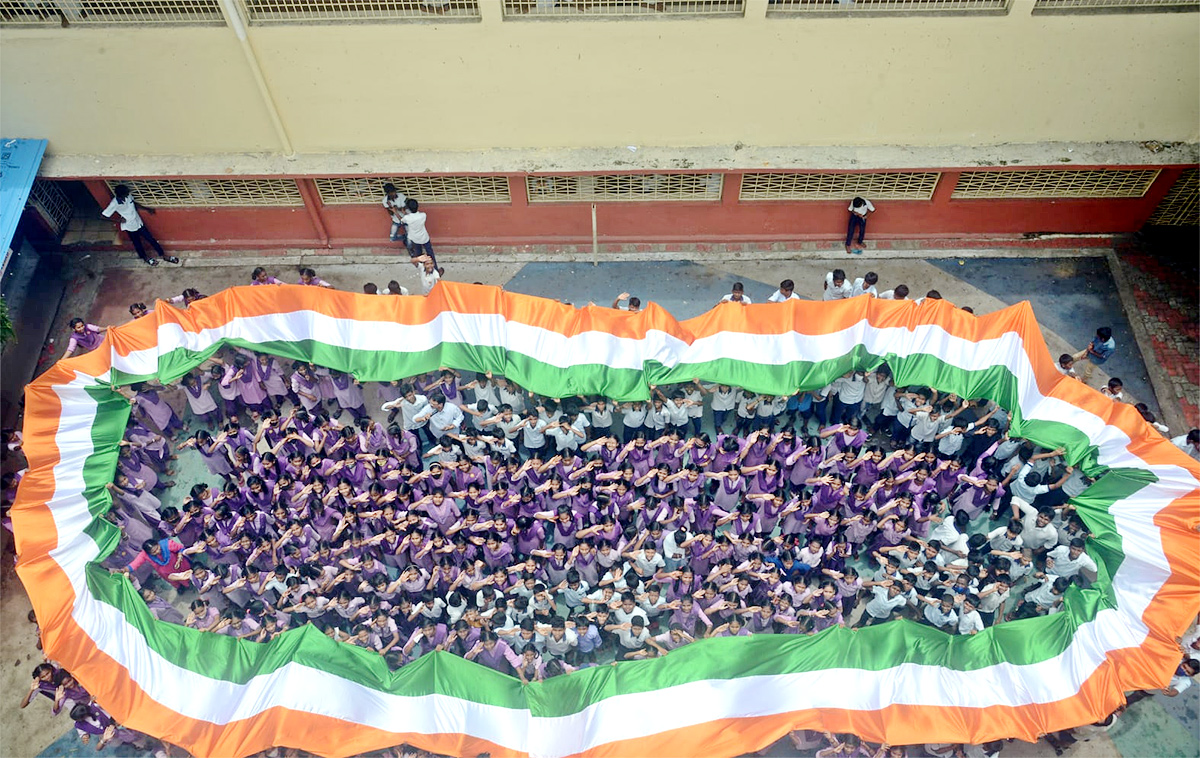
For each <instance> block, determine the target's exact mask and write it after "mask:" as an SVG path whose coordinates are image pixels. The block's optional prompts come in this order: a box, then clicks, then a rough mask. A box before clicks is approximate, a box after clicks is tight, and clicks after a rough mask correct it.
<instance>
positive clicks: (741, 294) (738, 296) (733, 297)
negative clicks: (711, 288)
mask: <svg viewBox="0 0 1200 758" xmlns="http://www.w3.org/2000/svg"><path fill="white" fill-rule="evenodd" d="M721 302H722V303H741V304H742V305H750V298H748V297H746V285H744V284H742V283H741V282H734V283H733V289H732V290H730V292H729V294H728V295H726V296H725V297H723V298H721Z"/></svg>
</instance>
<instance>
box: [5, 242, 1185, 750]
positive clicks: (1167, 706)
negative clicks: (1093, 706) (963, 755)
mask: <svg viewBox="0 0 1200 758" xmlns="http://www.w3.org/2000/svg"><path fill="white" fill-rule="evenodd" d="M928 254H929V255H930V256H931V257H923V255H922V254H921V253H920V251H908V250H905V251H903V254H900V253H898V252H895V251H884V250H878V251H876V250H868V251H867V253H866V254H865V255H862V256H848V255H840V254H837V253H825V255H828V256H830V257H828V258H820V257H815V255H814V254H812V253H810V254H807V255H804V256H802V257H789V256H788V254H787V253H786V252H783V253H780V252H778V251H771V252H769V253H764V254H763V255H760V256H758V257H756V258H748V257H743V256H738V255H720V254H712V253H698V254H691V255H687V256H686V258H688V259H684V257H685V256H682V255H681V256H679V257H677V258H675V259H668V258H666V256H662V258H663V259H659V260H633V259H632V258H637V257H642V258H646V257H654V258H659V257H660V256H646V255H640V256H639V255H638V254H637V253H634V254H631V255H616V256H605V260H604V261H603V262H601V263H599V264H598V265H593V264H592V263H591V262H590V258H589V257H588V256H585V255H571V256H560V257H558V258H557V259H555V256H548V255H539V256H520V258H522V259H521V260H517V259H515V258H516V256H509V257H508V259H504V257H503V256H499V255H488V254H482V255H469V256H468V255H460V256H446V257H444V258H443V259H442V260H441V263H442V265H443V266H445V269H446V278H447V279H451V280H455V281H465V282H481V283H484V284H493V285H499V286H503V287H505V288H506V289H508V290H511V291H514V292H522V293H526V294H531V295H539V296H543V297H550V298H554V299H558V300H565V301H568V302H571V303H574V304H575V305H584V304H586V303H588V302H589V301H594V302H595V303H597V304H600V305H607V304H608V303H609V302H611V300H612V299H613V298H614V297H615V296H616V295H617V294H618V293H620V292H622V291H628V292H631V293H633V294H635V295H637V296H639V297H641V299H642V300H643V301H654V302H656V303H658V304H660V305H661V306H663V307H664V308H666V309H667V310H669V311H670V312H672V313H673V314H675V315H676V316H677V317H679V318H689V317H692V316H696V315H698V314H700V313H702V312H704V311H705V310H707V309H708V308H710V307H711V306H712V305H713V304H715V303H716V302H717V301H718V300H719V299H720V297H721V296H722V295H724V294H726V293H728V292H729V290H730V286H731V285H732V284H733V283H734V282H735V281H741V282H744V284H745V288H746V294H747V295H748V296H749V297H750V298H751V299H752V300H753V301H754V302H762V301H765V299H766V298H767V296H768V295H769V294H770V293H771V292H772V291H773V290H774V289H775V288H776V286H777V285H778V283H779V281H780V280H782V279H784V278H790V279H793V280H795V282H796V291H797V293H798V294H799V295H800V296H801V297H804V298H806V299H820V296H821V281H822V279H823V278H824V275H825V272H827V271H829V270H830V269H831V268H834V267H839V268H843V269H845V270H846V272H847V274H848V276H849V277H851V278H853V277H856V276H861V275H863V274H864V273H866V272H867V271H868V270H873V271H876V272H877V273H878V274H879V277H880V284H881V285H882V286H881V289H882V288H890V287H893V286H895V285H896V284H900V283H905V284H907V285H908V286H909V288H910V289H911V291H912V294H913V296H919V295H922V294H924V293H925V292H926V291H927V290H930V289H937V290H938V291H940V292H941V294H942V295H943V297H945V298H946V299H948V300H950V301H952V302H954V303H956V304H958V305H964V306H970V307H971V308H973V309H974V310H975V312H976V313H979V314H982V313H987V312H990V311H993V310H996V309H999V308H1002V307H1004V306H1007V305H1011V304H1013V303H1017V302H1020V301H1022V300H1029V301H1030V302H1031V304H1032V306H1033V309H1034V312H1035V314H1036V316H1037V319H1038V322H1039V323H1040V324H1041V326H1042V330H1043V334H1044V337H1045V340H1046V343H1047V345H1048V347H1049V349H1050V351H1051V353H1052V354H1053V355H1055V356H1057V355H1058V354H1059V353H1062V352H1074V351H1077V350H1079V349H1082V347H1083V346H1084V345H1086V343H1087V341H1088V339H1089V338H1090V337H1091V335H1092V334H1093V332H1094V331H1095V329H1096V327H1098V326H1105V325H1107V326H1111V327H1112V328H1113V331H1114V334H1115V336H1116V340H1117V344H1118V349H1117V353H1116V355H1115V356H1114V357H1113V359H1112V360H1111V361H1110V362H1109V364H1107V366H1106V367H1105V368H1106V369H1107V371H1108V374H1105V375H1099V372H1098V376H1097V378H1096V379H1094V381H1093V384H1096V385H1097V386H1098V385H1099V384H1101V383H1102V382H1103V381H1104V380H1106V379H1107V376H1108V375H1114V376H1119V377H1121V379H1122V380H1123V381H1124V383H1125V387H1126V390H1127V394H1128V395H1129V396H1131V397H1132V398H1133V399H1136V400H1138V401H1142V402H1146V403H1147V404H1148V405H1149V406H1150V407H1151V409H1152V410H1154V412H1155V413H1156V414H1158V415H1159V417H1160V420H1165V421H1166V422H1167V423H1169V424H1170V425H1171V426H1172V433H1173V434H1181V433H1183V432H1184V431H1186V428H1188V427H1185V426H1184V424H1187V423H1189V422H1190V423H1191V424H1194V423H1195V419H1194V418H1189V417H1188V414H1189V412H1194V408H1195V405H1194V403H1195V402H1196V397H1195V394H1194V391H1192V390H1194V383H1195V378H1194V372H1193V374H1192V376H1189V369H1190V368H1191V367H1194V361H1195V347H1194V346H1195V337H1194V334H1195V332H1194V323H1192V324H1191V328H1192V329H1193V331H1192V332H1191V335H1192V341H1191V342H1190V343H1188V342H1187V337H1188V332H1187V330H1188V328H1189V322H1188V320H1187V316H1186V315H1185V316H1184V317H1183V318H1179V317H1178V316H1174V315H1172V314H1173V313H1174V312H1175V311H1173V310H1172V309H1171V308H1169V307H1168V308H1165V309H1164V308H1161V307H1157V306H1152V305H1151V304H1152V303H1158V302H1160V301H1161V299H1162V296H1161V295H1160V296H1156V295H1154V294H1152V293H1155V292H1158V290H1156V289H1155V287H1156V286H1157V285H1156V282H1158V281H1159V280H1160V279H1161V278H1162V277H1158V278H1156V277H1155V276H1154V275H1153V274H1152V273H1146V272H1147V271H1148V270H1149V268H1148V267H1147V266H1143V267H1141V268H1135V269H1132V270H1131V269H1129V268H1128V267H1127V266H1126V265H1125V264H1124V263H1122V262H1121V261H1120V260H1118V258H1117V256H1116V255H1114V254H1113V253H1112V252H1111V251H1108V250H1104V249H1095V248H1089V249H1080V250H1071V249H1055V250H1034V249H1030V250H1021V251H1019V255H1017V256H1015V255H1014V251H1012V250H972V251H953V253H952V257H940V256H942V255H944V254H945V253H941V252H939V251H930V252H929V253H928ZM534 258H536V259H534ZM564 258H565V259H564ZM299 263H301V259H299V258H272V259H266V260H256V259H255V257H254V256H253V255H251V254H225V255H222V256H220V257H206V256H196V257H191V258H185V261H184V263H183V265H182V266H180V267H174V266H161V267H159V268H156V269H151V268H148V267H145V266H144V265H142V264H140V263H139V262H137V260H136V259H134V258H133V256H132V254H119V253H111V252H104V253H95V254H93V255H92V256H91V257H90V258H87V259H85V260H82V262H81V263H80V264H79V265H78V266H77V270H78V278H77V280H76V281H75V282H74V284H73V286H71V287H69V288H68V294H67V297H66V300H65V301H64V302H63V304H62V305H61V306H60V308H59V311H58V314H57V316H56V325H55V329H54V331H53V332H52V334H54V335H55V336H56V337H57V344H58V345H59V347H60V349H61V346H63V345H65V340H66V324H67V321H68V320H69V319H70V318H72V317H75V316H79V317H82V318H84V319H86V320H87V321H89V322H92V323H96V324H101V325H109V324H119V323H122V322H124V321H126V320H127V319H128V312H127V310H126V308H127V306H128V304H129V303H131V302H135V301H145V302H148V303H149V302H151V301H152V300H153V299H154V298H157V297H164V298H165V297H169V296H172V295H177V294H179V292H180V291H181V290H182V289H183V288H185V287H195V288H197V289H199V290H200V291H201V292H206V293H211V292H215V291H218V290H220V289H223V288H225V287H229V286H233V285H238V284H245V283H248V281H249V274H250V270H251V268H253V267H254V266H255V265H260V264H262V265H265V266H266V267H267V268H268V270H269V271H270V272H271V273H272V274H274V275H277V276H279V277H280V278H281V279H283V280H285V281H294V280H295V278H296V268H297V265H298V264H299ZM303 265H306V266H313V267H314V268H317V271H318V274H319V275H320V276H321V277H323V278H325V279H327V280H328V281H330V282H331V283H333V284H334V286H336V287H337V288H339V289H344V290H348V291H361V288H362V285H363V283H365V282H374V283H376V284H377V285H379V286H380V287H383V286H385V285H386V283H387V282H388V281H389V280H391V279H396V280H398V281H399V282H400V283H401V284H402V285H404V286H406V287H408V288H409V289H411V290H414V291H418V290H417V288H418V283H417V278H416V274H415V271H414V270H413V268H412V266H410V265H409V264H408V262H407V256H403V257H400V258H386V257H381V256H371V255H365V256H321V257H320V258H315V259H303ZM1172 291H1174V290H1172ZM1139 293H1140V294H1139ZM1176 297H1178V298H1179V299H1180V302H1182V304H1183V307H1184V308H1190V309H1191V311H1190V313H1192V314H1194V313H1195V307H1196V306H1195V292H1194V291H1193V292H1192V294H1191V299H1190V300H1189V299H1188V297H1187V294H1186V293H1182V294H1177V295H1176ZM1177 310H1178V309H1177ZM1186 312H1187V311H1185V313H1186ZM1151 318H1153V319H1154V321H1148V319H1151ZM1192 319H1193V322H1194V315H1193V317H1192ZM1164 324H1165V325H1166V326H1165V327H1164V326H1163V325H1164ZM1172 330H1173V331H1172ZM1172 335H1182V338H1181V339H1176V338H1175V337H1173V336H1172ZM1189 344H1190V347H1189ZM36 347H37V346H29V347H27V348H25V349H36ZM1160 348H1162V350H1160ZM1164 350H1166V351H1167V352H1164ZM1170 350H1174V351H1175V352H1176V353H1180V354H1182V355H1183V357H1182V358H1176V359H1174V361H1175V362H1174V363H1173V364H1169V365H1168V361H1167V360H1166V359H1164V357H1163V356H1166V357H1167V358H1170V355H1169V351H1170ZM1189 350H1190V355H1188V354H1187V353H1188V351H1189ZM49 357H50V358H51V359H53V358H54V357H56V356H49ZM1185 360H1191V361H1192V362H1193V363H1192V364H1191V366H1189V365H1187V364H1186V363H1185ZM1164 388H1165V389H1164ZM1189 392H1190V393H1191V394H1190V396H1189ZM1160 401H1161V402H1160ZM1188 402H1190V403H1193V405H1192V406H1191V408H1190V409H1189V408H1187V406H1186V403H1188ZM0 582H2V587H0V664H2V663H4V662H5V661H9V662H10V663H8V664H6V665H2V666H0V688H2V690H3V691H4V692H5V693H9V694H8V695H6V697H7V698H9V700H10V702H9V704H8V706H9V707H8V708H7V709H6V710H5V711H4V714H5V715H4V717H3V720H2V721H0V756H4V757H5V758H7V757H8V756H12V757H13V758H32V757H33V756H68V755H69V756H76V755H90V754H93V752H94V751H93V750H92V749H91V748H89V747H84V746H82V745H80V744H79V742H78V740H77V739H76V738H75V736H74V732H73V730H70V729H69V722H68V721H67V719H66V717H65V716H59V717H58V718H56V719H54V718H51V717H50V716H49V709H48V708H47V707H45V706H44V705H43V703H41V702H37V703H35V704H34V705H32V706H30V707H29V708H27V709H25V710H21V711H18V710H17V709H16V708H15V702H16V701H17V700H18V699H19V698H20V697H21V695H22V694H23V693H24V691H25V689H26V687H27V686H28V676H29V671H30V670H31V669H32V668H33V666H34V665H35V664H36V663H37V662H39V660H40V653H39V652H38V651H37V650H36V649H35V648H34V642H35V636H34V627H33V625H32V624H31V623H29V622H28V621H27V619H26V615H27V614H28V612H29V603H28V599H27V598H26V596H25V594H24V591H23V588H22V587H21V585H20V583H19V582H18V581H17V580H16V577H15V573H14V572H13V570H12V560H11V556H6V558H5V560H4V562H3V567H2V568H0ZM1198 710H1200V687H1194V688H1192V689H1191V690H1189V691H1188V692H1186V693H1184V695H1182V696H1180V697H1178V698H1173V699H1172V698H1165V697H1163V696H1154V697H1152V698H1147V699H1146V700H1143V701H1142V702H1140V703H1137V704H1136V705H1135V706H1133V707H1132V708H1131V709H1130V710H1129V712H1128V713H1127V714H1126V715H1125V716H1124V717H1123V718H1122V719H1121V720H1120V722H1119V723H1118V725H1117V726H1116V727H1115V728H1114V729H1112V730H1111V731H1109V732H1108V733H1106V734H1103V735H1099V736H1094V737H1092V738H1091V739H1090V740H1088V741H1086V742H1085V741H1081V742H1080V743H1078V744H1077V745H1075V746H1073V747H1072V748H1071V749H1070V750H1069V751H1067V753H1066V754H1067V755H1073V756H1088V757H1094V758H1108V757H1109V756H1113V757H1118V756H1124V757H1125V758H1135V757H1138V758H1140V757H1141V756H1181V757H1185V756H1186V757H1191V756H1197V755H1200V736H1198V735H1200V718H1198V715H1197V713H1198ZM770 754H771V755H776V756H785V755H796V752H795V751H794V750H792V749H791V747H790V745H789V746H787V747H786V748H785V747H783V746H781V745H776V746H775V747H774V748H773V749H772V750H771V751H770ZM1004 755H1005V756H1049V755H1052V751H1051V750H1050V749H1049V748H1048V747H1047V746H1046V745H1045V744H1044V743H1042V744H1039V745H1036V746H1034V745H1027V744H1024V743H1013V744H1011V745H1009V746H1008V747H1007V748H1006V749H1005V750H1004Z"/></svg>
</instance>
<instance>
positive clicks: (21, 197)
mask: <svg viewBox="0 0 1200 758" xmlns="http://www.w3.org/2000/svg"><path fill="white" fill-rule="evenodd" d="M45 152H46V140H44V139H0V254H2V255H3V262H2V263H0V271H2V270H4V268H5V267H6V266H7V265H8V256H9V254H10V252H11V251H10V250H9V247H8V246H9V245H11V244H12V238H13V234H14V233H16V231H17V222H18V221H20V220H21V213H22V211H24V210H25V200H26V199H27V198H28V197H29V190H30V189H31V188H32V187H33V180H34V179H35V178H36V177H37V172H38V166H40V165H41V164H42V155H43V154H44V153H45Z"/></svg>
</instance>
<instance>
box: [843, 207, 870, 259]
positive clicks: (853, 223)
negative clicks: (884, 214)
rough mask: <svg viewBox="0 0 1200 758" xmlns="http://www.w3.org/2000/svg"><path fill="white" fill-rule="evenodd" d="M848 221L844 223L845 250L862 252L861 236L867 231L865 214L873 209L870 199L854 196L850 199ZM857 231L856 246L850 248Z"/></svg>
mask: <svg viewBox="0 0 1200 758" xmlns="http://www.w3.org/2000/svg"><path fill="white" fill-rule="evenodd" d="M848 210H849V211H850V221H849V223H848V224H847V225H846V252H847V253H862V244H863V237H864V236H865V235H866V233H867V214H868V213H870V212H872V211H874V210H875V206H873V205H871V201H870V200H867V199H865V198H861V197H856V198H854V199H853V200H851V201H850V207H849V208H848ZM855 231H857V232H858V247H857V248H851V245H852V244H853V243H854V233H855Z"/></svg>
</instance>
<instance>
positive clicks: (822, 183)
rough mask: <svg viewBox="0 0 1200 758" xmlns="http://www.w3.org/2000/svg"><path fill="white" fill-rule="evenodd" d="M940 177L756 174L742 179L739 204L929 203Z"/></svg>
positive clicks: (930, 174)
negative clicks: (864, 200) (867, 200)
mask: <svg viewBox="0 0 1200 758" xmlns="http://www.w3.org/2000/svg"><path fill="white" fill-rule="evenodd" d="M940 177H941V174H939V173H938V172H936V171H919V172H918V171H907V172H882V173H877V174H819V173H792V172H784V171H759V172H754V173H748V174H743V175H742V189H741V193H740V194H739V195H738V199H739V200H849V199H851V198H853V197H855V196H858V195H861V196H862V197H866V198H870V199H872V200H928V199H930V198H931V197H933V190H934V189H935V188H936V187H937V183H938V179H939V178H940Z"/></svg>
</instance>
